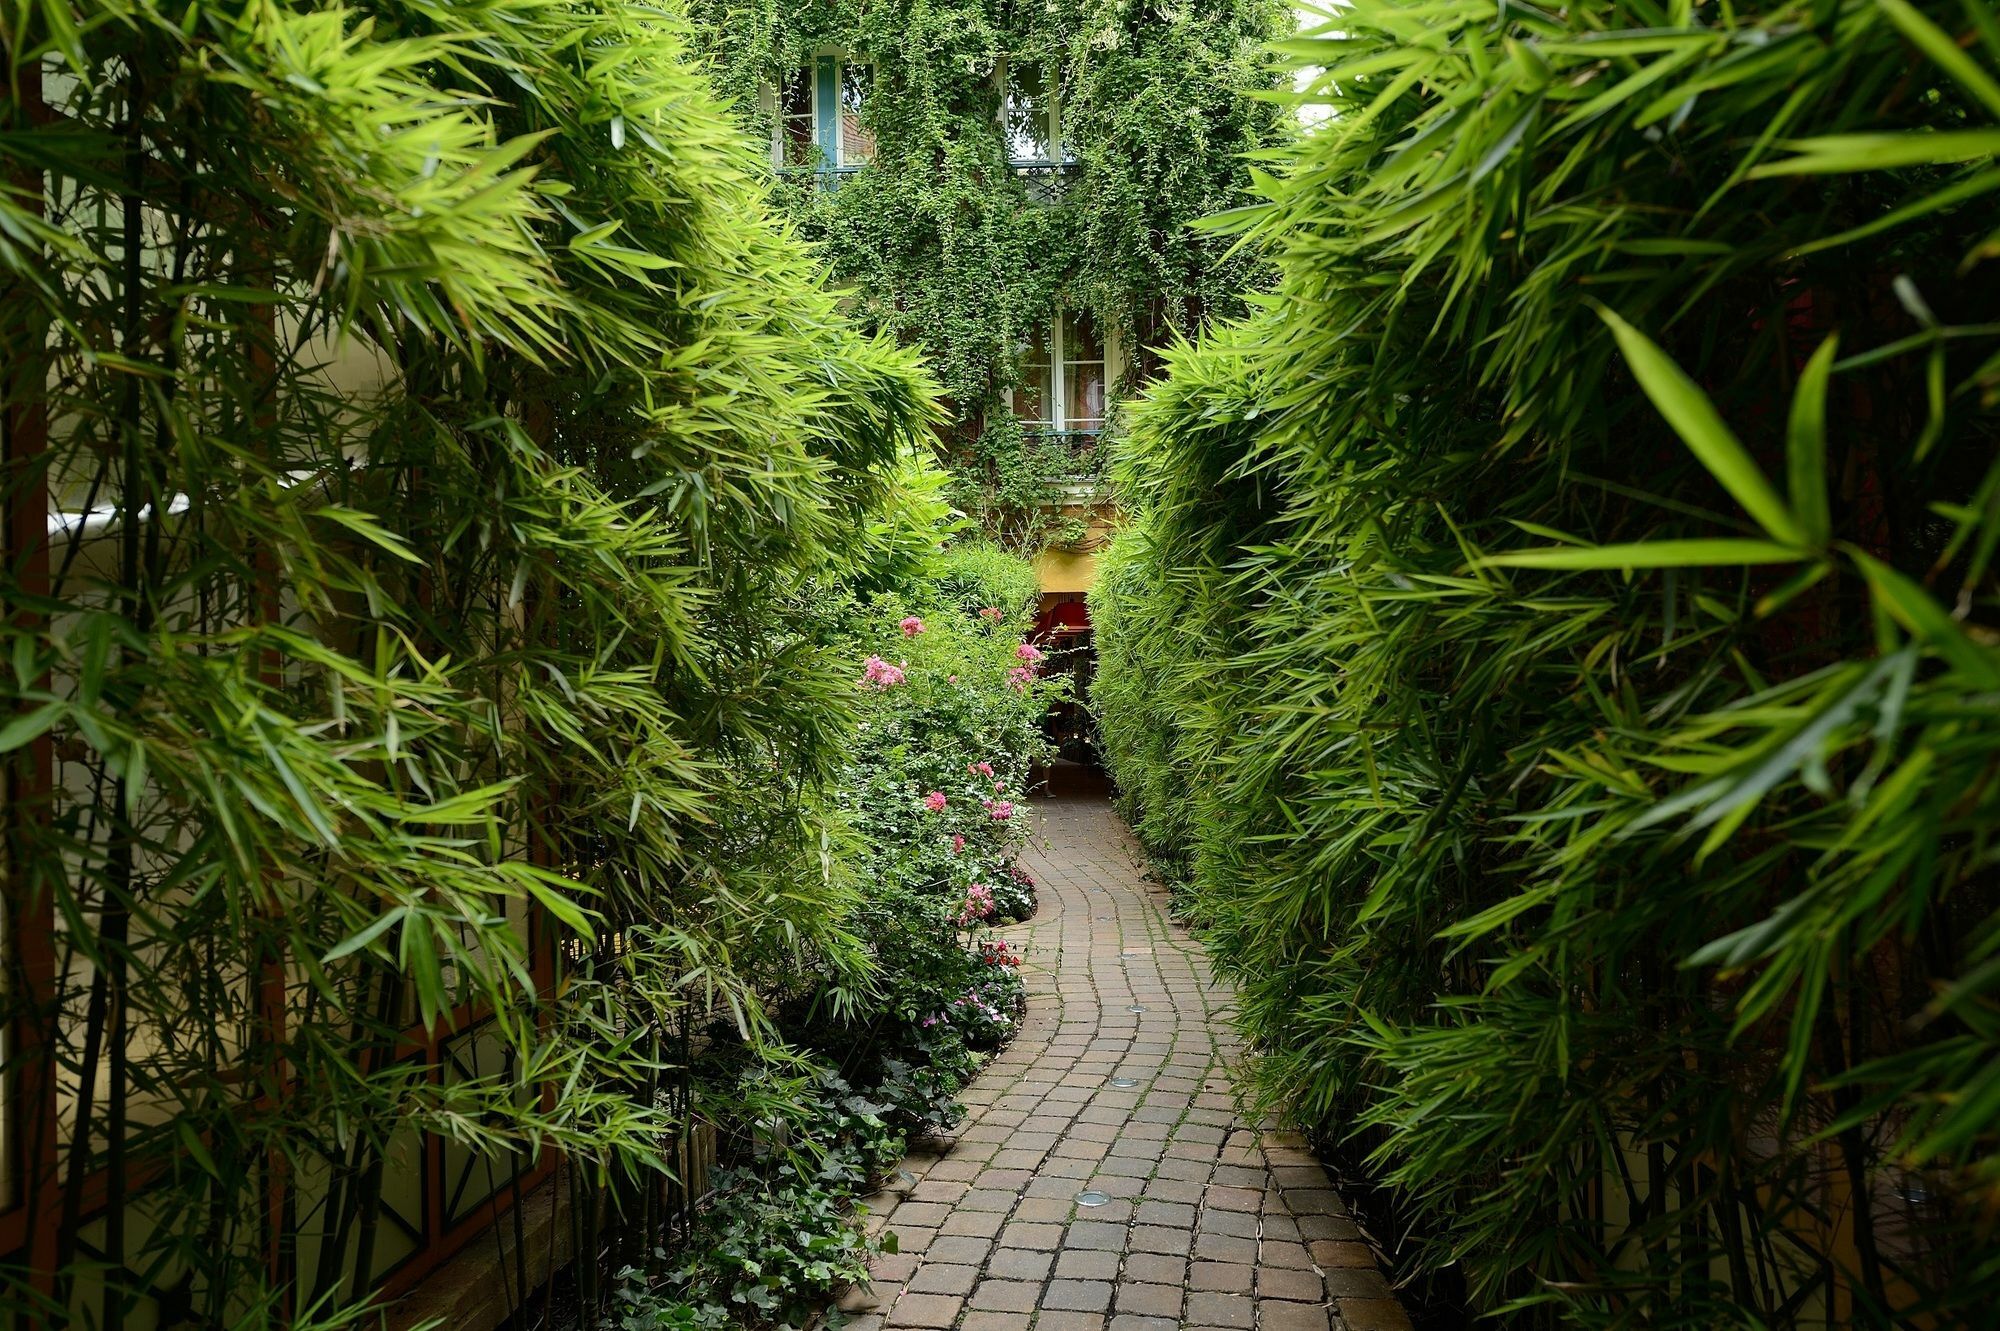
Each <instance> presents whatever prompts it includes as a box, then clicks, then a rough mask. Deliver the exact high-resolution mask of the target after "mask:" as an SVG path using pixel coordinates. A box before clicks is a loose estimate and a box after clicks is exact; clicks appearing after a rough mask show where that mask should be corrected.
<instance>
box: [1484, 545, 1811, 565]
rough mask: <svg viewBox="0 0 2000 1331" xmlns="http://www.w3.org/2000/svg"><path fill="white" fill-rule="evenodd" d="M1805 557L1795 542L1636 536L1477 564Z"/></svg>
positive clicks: (1782, 560)
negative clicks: (1627, 542) (1623, 541)
mask: <svg viewBox="0 0 2000 1331" xmlns="http://www.w3.org/2000/svg"><path fill="white" fill-rule="evenodd" d="M1806 558H1809V556H1808V555H1807V553H1806V552H1805V551H1802V550H1800V549H1798V548H1797V547H1796V546H1790V545H1779V544H1778V543H1776V542H1775V541H1750V540H1730V539H1717V540H1695V541H1638V542H1634V543H1632V544H1630V545H1584V546H1571V545H1556V546H1543V547H1539V548H1537V549H1533V550H1510V551H1508V552H1507V553H1505V554H1498V555H1487V556H1485V557H1483V558H1481V559H1480V560H1478V561H1477V562H1478V564H1480V565H1481V566H1484V567H1506V568H1557V569H1592V568H1595V569H1612V568H1694V567H1700V566H1704V565H1714V566H1716V567H1718V568H1721V567H1733V566H1736V565H1740V564H1789V563H1794V562H1796V561H1798V560H1801V559H1806Z"/></svg>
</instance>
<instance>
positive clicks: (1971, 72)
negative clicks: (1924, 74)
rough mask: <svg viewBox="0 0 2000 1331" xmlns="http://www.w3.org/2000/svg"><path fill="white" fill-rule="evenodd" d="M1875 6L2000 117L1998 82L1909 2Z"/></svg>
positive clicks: (1883, 1) (1890, 0)
mask: <svg viewBox="0 0 2000 1331" xmlns="http://www.w3.org/2000/svg"><path fill="white" fill-rule="evenodd" d="M1875 3H1876V5H1877V6H1878V7H1879V8H1880V9H1881V10H1882V12H1883V13H1885V14H1887V15H1888V16H1889V21H1890V22H1891V23H1894V24H1895V25H1896V26H1897V27H1898V28H1900V29H1902V32H1903V35H1904V36H1905V37H1908V38H1909V39H1910V42H1911V43H1912V44H1913V45H1914V46H1916V47H1917V48H1918V49H1919V50H1921V51H1922V52H1923V53H1924V54H1925V55H1927V56H1929V57H1930V58H1931V60H1932V61H1933V62H1935V63H1936V65H1937V66H1938V68H1940V69H1942V70H1943V71H1944V72H1945V73H1947V74H1949V75H1951V77H1952V80H1953V81H1954V82H1956V83H1957V84H1958V86H1959V87H1961V88H1963V89H1965V90H1966V91H1967V92H1969V93H1971V94H1972V96H1973V98H1974V99H1975V100H1977V101H1978V102H1979V104H1980V105H1982V106H1984V107H1985V108H1986V109H1987V110H1988V111H1989V112H1991V113H1992V114H1993V115H1995V116H2000V83H1995V82H1994V81H1993V76H1992V75H1990V74H1988V73H1987V72H1986V71H1985V70H1983V69H1981V68H1980V67H1979V62H1978V61H1976V60H1974V59H1973V58H1972V57H1971V56H1969V55H1967V54H1966V53H1965V52H1964V51H1963V50H1961V49H1960V47H1959V45H1958V43H1957V42H1955V41H1953V40H1952V38H1951V34H1950V33H1948V32H1946V31H1945V30H1944V29H1943V28H1940V27H1939V26H1938V25H1937V24H1935V23H1933V22H1931V21H1930V20H1929V19H1928V18H1926V17H1924V15H1923V14H1922V13H1921V12H1919V11H1918V10H1917V9H1916V8H1915V7H1914V6H1913V5H1911V4H1910V3H1909V0H1875Z"/></svg>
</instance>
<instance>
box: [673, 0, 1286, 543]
mask: <svg viewBox="0 0 2000 1331" xmlns="http://www.w3.org/2000/svg"><path fill="white" fill-rule="evenodd" d="M691 11H692V13H693V15H694V18H695V22H696V24H697V27H698V29H699V31H700V32H701V34H702V37H703V40H704V42H705V44H706V45H707V47H708V48H709V50H710V51H711V52H712V54H713V57H714V72H715V78H716V81H717V84H718V86H719V88H720V89H721V90H722V92H723V93H724V94H725V95H726V96H727V97H728V98H729V99H731V100H732V101H733V103H734V105H735V106H736V108H737V111H738V114H739V117H740V118H741V119H742V121H743V123H744V124H745V126H746V128H747V129H748V130H749V132H750V136H751V138H752V140H753V141H754V142H756V143H757V144H759V145H760V146H761V145H764V144H768V143H771V142H773V134H774V129H775V120H776V117H777V116H778V114H779V104H778V98H777V96H776V92H777V90H778V89H780V88H781V87H783V86H784V84H785V81H786V80H787V79H788V78H790V77H792V76H793V75H794V74H795V73H796V71H798V70H800V69H802V68H804V67H806V66H808V65H810V64H811V63H812V61H813V59H814V57H815V56H816V55H817V54H819V53H822V52H826V51H832V52H837V53H838V54H839V56H840V58H841V59H842V60H843V61H845V62H847V63H848V64H850V65H852V66H856V67H864V68H866V69H868V70H869V71H871V79H870V83H869V90H868V93H867V96H866V97H865V99H863V100H862V102H861V104H860V107H859V110H858V113H857V119H858V122H859V125H860V127H861V128H862V129H863V130H864V131H865V132H866V133H867V134H868V135H869V136H870V137H871V138H872V141H873V145H872V156H871V158H870V161H869V164H868V165H867V166H866V167H863V168H862V169H860V170H858V171H855V172H853V173H852V174H844V175H842V176H840V177H837V178H832V179H829V178H828V177H825V176H823V175H820V174H818V173H816V172H814V171H813V170H811V169H804V170H797V171H793V172H791V173H788V174H787V175H786V176H784V177H782V178H781V179H780V181H779V182H778V187H777V190H776V197H777V199H778V200H779V201H780V202H781V203H782V204H783V205H784V206H785V207H786V208H787V210H788V211H789V212H790V213H791V215H792V216H793V217H794V218H795V219H796V220H797V222H798V225H799V227H800V230H801V232H802V234H804V235H805V236H807V237H808V238H809V239H811V240H812V241H814V242H815V243H816V244H817V245H818V247H819V249H820V252H821V254H822V255H823V257H824V261H825V262H826V264H827V267H828V270H829V272H830V274H831V275H832V279H833V280H834V281H835V282H836V283H838V284H840V285H841V286H842V287H843V288H844V289H845V290H846V291H847V292H848V293H849V298H850V299H851V300H852V301H853V302H854V305H855V308H856V310H857V312H858V313H859V315H860V316H861V317H862V319H863V320H864V321H865V322H867V323H868V324H869V325H870V326H872V327H876V328H880V329H883V330H885V331H888V332H890V333H892V334H894V335H895V336H896V337H897V338H898V339H899V340H901V341H903V342H906V343H916V344H919V345H921V346H923V347H924V348H925V350H926V352H927V354H928V357H929V361H930V364H931V366H932V368H933V370H934V372H935V373H936V374H937V376H938V378H939V380H940V382H941V383H942V385H943V388H944V392H945V395H946V398H947V400H948V401H949V403H950V404H951V410H952V412H953V416H954V421H953V427H954V428H953V429H952V430H951V432H950V440H949V455H948V457H947V461H948V462H949V463H950V464H951V466H952V468H953V470H954V472H955V473H956V475H957V476H958V477H959V480H960V485H959V488H958V490H957V498H958V502H959V504H960V506H961V507H962V508H963V509H964V510H965V511H967V512H968V513H970V514H972V515H974V516H975V517H976V518H978V519H979V520H980V521H981V523H982V525H983V526H984V527H985V528H986V530H987V531H988V532H989V533H990V534H992V535H995V536H998V537H1001V538H1003V539H1005V540H1007V541H1008V542H1009V544H1010V545H1014V546H1016V547H1021V548H1029V549H1033V548H1038V547H1039V546H1040V545H1041V544H1043V543H1044V541H1045V540H1046V539H1047V537H1048V535H1049V531H1048V524H1047V523H1045V522H1041V521H1038V518H1037V505H1038V504H1040V503H1041V502H1042V501H1044V500H1045V499H1046V498H1047V492H1048V489H1049V487H1050V486H1051V485H1052V484H1056V483H1060V482H1062V481H1064V480H1070V479H1075V478H1076V477H1077V476H1079V475H1091V476H1094V475H1095V474H1096V471H1097V461H1096V459H1095V458H1094V457H1093V456H1091V455H1089V454H1088V453H1086V455H1085V456H1083V457H1081V458H1078V457H1076V456H1074V455H1073V449H1072V448H1071V447H1070V446H1069V445H1067V444H1061V443H1059V444H1048V443H1042V442H1038V441H1037V440H1035V439H1032V438H1030V439H1025V440H1024V439H1023V437H1022V433H1021V430H1020V425H1019V422H1018V421H1016V420H1015V419H1014V417H1013V416H1012V414H1011V412H1010V410H1009V409H1008V406H1007V402H1008V397H1007V393H1008V390H1009V389H1011V388H1013V387H1015V386H1016V384H1017V382H1018V376H1019V365H1020V352H1021V347H1022V346H1023V344H1024V343H1025V341H1026V339H1027V338H1028V336H1029V335H1030V332H1031V330H1033V329H1034V328H1036V327H1037V326H1038V325H1042V324H1046V323H1047V321H1048V320H1049V319H1050V317H1051V316H1052V315H1053V314H1054V312H1055V311H1056V310H1058V309H1061V308H1067V309H1070V310H1076V311H1086V312H1088V313H1090V314H1091V315H1093V316H1094V318H1095V320H1096V324H1097V326H1098V328H1099V329H1100V330H1101V331H1102V332H1103V333H1104V334H1105V335H1107V336H1111V337H1115V338H1116V340H1117V341H1118V342H1119V343H1120V344H1121V345H1122V346H1123V348H1124V349H1125V353H1126V355H1125V360H1126V363H1127V367H1128V370H1129V379H1128V382H1127V385H1126V386H1127V387H1128V388H1130V387H1136V385H1137V384H1138V383H1139V382H1140V381H1142V380H1143V379H1144V378H1146V377H1148V376H1149V375H1150V374H1151V373H1152V371H1153V370H1154V368H1155V366H1156V364H1157V360H1156V358H1155V356H1154V354H1153V348H1155V347H1156V346H1158V345H1159V344H1161V343H1163V342H1165V341H1166V340H1167V339H1168V338H1169V337H1170V336H1172V335H1173V334H1175V333H1176V332H1180V333H1192V332H1193V331H1194V330H1195V329H1197V328H1199V327H1202V326H1204V325H1205V324H1206V323H1207V322H1208V321H1209V320H1210V319H1212V318H1215V317H1217V316H1221V315H1226V314H1230V313H1235V312H1238V311H1240V310H1241V309H1242V299H1243V293H1244V292H1245V291H1246V290H1247V289H1250V288H1254V287H1256V286H1258V285H1259V284H1260V283H1261V282H1262V281H1263V277H1264V273H1265V268H1264V266H1263V264H1262V261H1261V260H1260V259H1259V258H1258V257H1257V255H1256V253H1255V252H1254V250H1247V249H1242V248H1239V247H1236V246H1234V245H1233V244H1232V242H1231V241H1230V240H1229V239H1228V238H1225V237H1218V236H1215V235H1212V234H1207V233H1203V232H1199V231H1197V230H1195V229H1194V228H1193V226H1192V224H1193V223H1194V222H1195V221H1196V220H1197V219H1199V218H1201V217H1204V216H1207V215H1209V214H1211V213H1214V212H1217V211H1220V210H1222V209H1226V208H1231V207H1234V206H1236V205H1238V204H1240V203H1242V202H1243V201H1244V198H1245V190H1246V188H1247V186H1248V183H1249V175H1248V168H1247V166H1246V163H1245V161H1244V157H1245V155H1246V154H1249V153H1253V152H1256V151H1258V150H1261V149H1264V148H1266V147H1268V146H1269V145H1271V144H1273V143H1274V142H1278V141H1281V140H1282V139H1283V138H1284V137H1285V133H1286V126H1287V124H1288V123H1289V122H1288V120H1287V118H1286V117H1285V115H1284V112H1283V109H1282V108H1281V107H1280V106H1279V105H1278V104H1277V103H1276V102H1274V101H1272V100H1269V99H1267V98H1262V97H1260V96H1259V94H1262V93H1268V92H1269V91H1271V90H1272V88H1273V87H1274V86H1275V82H1276V79H1277V72H1276V64H1275V61H1274V59H1273V53H1272V51H1271V49H1270V43H1271V42H1272V41H1273V40H1275V39H1276V38H1278V37H1280V36H1283V35H1285V34H1286V33H1289V32H1290V31H1291V28H1292V24H1293V21H1294V20H1293V16H1292V13H1291V11H1290V9H1289V8H1288V7H1287V6H1286V5H1284V4H1282V3H1277V2H1276V0H1227V2H1226V3H1210V4H1201V5H1159V4H1152V3H1143V4H1131V3H1124V2H1123V0H1058V2H1057V3H1051V4H1034V5H1027V4H1013V3H999V2H997V0H896V2H895V3H889V4H875V3H858V2H857V0H810V2H809V3H805V4H790V3H780V2H779V0H694V3H693V4H692V5H691ZM1010 66H1012V67H1013V68H1015V69H1017V70H1019V69H1033V70H1035V71H1036V76H1037V77H1038V78H1041V79H1044V80H1048V81H1051V82H1053V84H1054V85H1055V87H1056V89H1057V96H1058V114H1057V121H1058V125H1059V129H1058V137H1059V140H1060V148H1059V149H1058V150H1057V151H1058V156H1066V157H1067V158H1068V159H1069V160H1070V165H1069V166H1067V167H1053V166H1052V167H1049V168H1048V170H1050V171H1058V172H1060V174H1059V175H1057V176H1056V177H1055V179H1056V181H1057V184H1056V185H1055V186H1054V187H1053V193H1051V187H1050V186H1049V185H1048V183H1047V181H1046V179H1045V177H1044V176H1034V177H1029V178H1023V177H1022V176H1020V175H1017V173H1016V172H1015V171H1014V170H1013V169H1012V168H1011V166H1010V163H1009V156H1008V148H1007V144H1006V141H1005V138H1004V136H1003V133H1002V127H1001V122H1002V118H1003V112H1002V86H1003V84H1004V82H1005V78H1006V71H1007V69H1008V68H1009V67H1010ZM836 184H837V188H835V187H833V186H834V185H836ZM1114 387H1115V386H1114ZM1114 428H1115V427H1114Z"/></svg>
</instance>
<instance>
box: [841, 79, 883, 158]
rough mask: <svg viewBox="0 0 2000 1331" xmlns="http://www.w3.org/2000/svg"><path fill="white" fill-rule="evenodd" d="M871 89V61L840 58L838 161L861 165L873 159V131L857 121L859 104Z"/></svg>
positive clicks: (866, 97)
mask: <svg viewBox="0 0 2000 1331" xmlns="http://www.w3.org/2000/svg"><path fill="white" fill-rule="evenodd" d="M874 91H875V67H874V66H873V65H862V64H855V63H852V62H843V63H842V65H841V67H840V165H842V166H863V165H865V164H867V163H868V162H871V161H873V160H874V159H875V134H874V131H873V130H870V129H869V128H868V127H867V126H865V125H863V124H862V123H861V112H862V108H863V107H865V106H867V104H868V99H869V97H870V96H872V95H873V94H874Z"/></svg>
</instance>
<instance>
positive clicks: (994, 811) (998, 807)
mask: <svg viewBox="0 0 2000 1331" xmlns="http://www.w3.org/2000/svg"><path fill="white" fill-rule="evenodd" d="M979 802H980V803H981V804H983V805H985V806H986V812H987V813H989V814H991V815H993V821H994V822H996V823H1004V822H1006V821H1007V820H1008V819H1009V818H1012V817H1013V816H1014V802H1013V801H1012V800H981V801H979Z"/></svg>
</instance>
